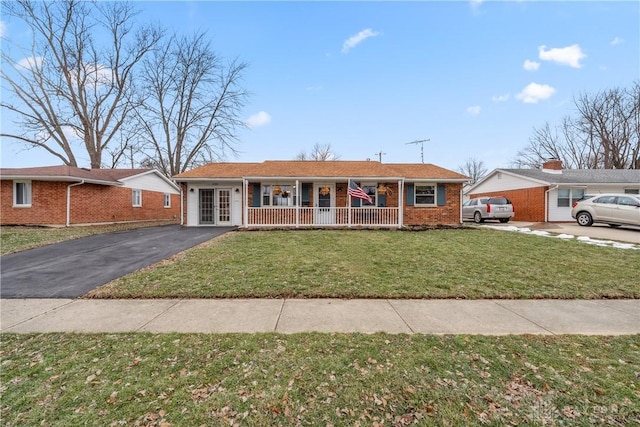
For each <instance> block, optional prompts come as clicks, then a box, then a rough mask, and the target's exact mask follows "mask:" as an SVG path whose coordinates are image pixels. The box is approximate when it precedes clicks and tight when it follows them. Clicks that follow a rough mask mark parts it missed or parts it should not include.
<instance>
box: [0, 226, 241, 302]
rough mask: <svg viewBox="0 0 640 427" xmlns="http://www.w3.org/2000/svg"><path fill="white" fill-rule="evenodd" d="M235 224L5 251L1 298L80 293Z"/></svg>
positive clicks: (118, 234)
mask: <svg viewBox="0 0 640 427" xmlns="http://www.w3.org/2000/svg"><path fill="white" fill-rule="evenodd" d="M232 229H233V228H231V227H221V228H216V227H182V226H179V225H168V226H159V227H146V228H139V229H136V230H126V231H118V232H114V233H107V234H100V235H95V236H90V237H83V238H81V239H74V240H68V241H65V242H61V243H56V244H53V245H48V246H43V247H40V248H36V249H31V250H28V251H24V252H18V253H14V254H9V255H4V256H2V257H1V258H0V297H1V298H76V297H79V296H81V295H84V294H85V293H87V292H89V291H90V290H92V289H94V288H97V287H98V286H101V285H104V284H105V283H108V282H110V281H111V280H113V279H116V278H118V277H121V276H124V275H126V274H128V273H131V272H133V271H136V270H139V269H140V268H143V267H147V266H149V265H151V264H154V263H156V262H159V261H162V260H163V259H166V258H169V257H171V256H172V255H174V254H176V253H178V252H181V251H183V250H185V249H189V248H191V247H193V246H196V245H198V244H200V243H203V242H206V241H207V240H210V239H212V238H214V237H216V236H219V235H221V234H223V233H226V232H228V231H230V230H232Z"/></svg>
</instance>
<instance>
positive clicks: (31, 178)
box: [2, 175, 124, 186]
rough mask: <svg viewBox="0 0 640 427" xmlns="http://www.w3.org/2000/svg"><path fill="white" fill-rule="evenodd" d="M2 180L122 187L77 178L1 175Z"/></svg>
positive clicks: (100, 181) (112, 182)
mask: <svg viewBox="0 0 640 427" xmlns="http://www.w3.org/2000/svg"><path fill="white" fill-rule="evenodd" d="M2 179H3V180H5V179H6V180H13V181H19V180H28V181H50V182H84V183H85V184H96V185H111V186H122V185H124V184H123V183H122V182H118V181H104V180H99V179H90V178H78V177H73V176H55V175H2Z"/></svg>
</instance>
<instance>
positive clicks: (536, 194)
mask: <svg viewBox="0 0 640 427" xmlns="http://www.w3.org/2000/svg"><path fill="white" fill-rule="evenodd" d="M547 189H548V187H546V186H545V187H533V188H522V189H518V190H509V191H499V192H493V193H481V194H474V195H473V196H471V197H472V198H474V199H475V198H478V197H491V196H504V197H506V198H507V199H509V200H511V203H512V204H513V209H514V212H515V215H514V216H513V218H511V219H512V220H513V221H528V222H544V217H545V212H544V200H545V191H547Z"/></svg>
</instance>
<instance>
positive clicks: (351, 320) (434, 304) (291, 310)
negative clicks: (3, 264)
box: [0, 299, 640, 335]
mask: <svg viewBox="0 0 640 427" xmlns="http://www.w3.org/2000/svg"><path fill="white" fill-rule="evenodd" d="M0 309H1V313H0V330H1V331H2V332H8V333H29V332H81V333H94V332H95V333H97V332H154V333H165V332H205V333H225V332H246V333H253V332H277V333H285V334H289V333H296V332H312V331H315V332H340V333H342V332H344V333H346V332H361V333H375V332H388V333H406V334H414V333H415V334H482V335H509V334H538V335H554V334H584V335H628V334H638V333H640V300H362V299H359V300H340V299H210V300H199V299H187V300H178V299H174V300H161V299H156V300H82V299H2V300H0Z"/></svg>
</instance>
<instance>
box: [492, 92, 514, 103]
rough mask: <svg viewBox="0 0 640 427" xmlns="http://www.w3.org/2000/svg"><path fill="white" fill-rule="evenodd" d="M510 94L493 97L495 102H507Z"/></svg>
mask: <svg viewBox="0 0 640 427" xmlns="http://www.w3.org/2000/svg"><path fill="white" fill-rule="evenodd" d="M509 96H510V95H509V94H508V93H505V94H504V95H494V96H492V97H491V100H492V101H493V102H506V101H508V100H509Z"/></svg>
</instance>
